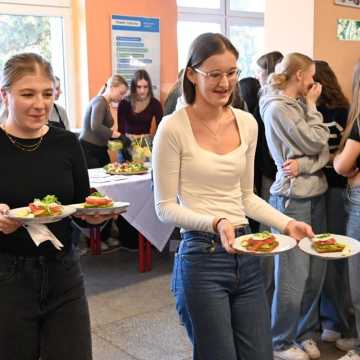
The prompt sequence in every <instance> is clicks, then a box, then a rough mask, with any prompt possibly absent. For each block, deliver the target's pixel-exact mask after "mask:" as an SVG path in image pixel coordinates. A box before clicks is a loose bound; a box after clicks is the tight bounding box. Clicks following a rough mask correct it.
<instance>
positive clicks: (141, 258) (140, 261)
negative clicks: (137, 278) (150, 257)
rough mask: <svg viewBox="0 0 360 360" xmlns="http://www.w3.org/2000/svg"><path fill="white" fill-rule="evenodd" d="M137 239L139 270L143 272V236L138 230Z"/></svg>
mask: <svg viewBox="0 0 360 360" xmlns="http://www.w3.org/2000/svg"><path fill="white" fill-rule="evenodd" d="M138 240H139V258H138V262H139V271H140V272H145V271H146V269H145V238H144V235H143V234H141V233H140V232H139V236H138Z"/></svg>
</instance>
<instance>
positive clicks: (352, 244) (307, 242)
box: [299, 234, 360, 260]
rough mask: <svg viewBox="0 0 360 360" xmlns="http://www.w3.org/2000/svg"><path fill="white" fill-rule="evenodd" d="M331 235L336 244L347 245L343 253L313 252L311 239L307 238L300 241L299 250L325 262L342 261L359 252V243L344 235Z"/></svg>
mask: <svg viewBox="0 0 360 360" xmlns="http://www.w3.org/2000/svg"><path fill="white" fill-rule="evenodd" d="M331 235H332V236H333V237H334V239H335V240H336V241H337V242H339V243H341V244H345V245H347V246H346V248H345V249H344V250H343V251H341V252H333V253H318V252H316V251H315V249H313V247H312V241H311V239H309V238H307V237H306V238H304V239H302V240H300V242H299V248H300V249H301V250H302V251H304V252H305V253H307V254H309V255H313V256H317V257H320V258H322V259H327V260H337V259H344V258H347V257H350V256H353V255H356V254H357V253H359V252H360V241H358V240H356V239H353V238H351V237H348V236H344V235H335V234H331Z"/></svg>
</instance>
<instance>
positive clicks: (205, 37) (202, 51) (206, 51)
mask: <svg viewBox="0 0 360 360" xmlns="http://www.w3.org/2000/svg"><path fill="white" fill-rule="evenodd" d="M226 50H228V51H230V52H231V53H232V54H233V55H234V56H235V58H236V60H237V59H238V58H239V53H238V51H237V50H236V48H235V46H234V45H233V44H232V43H231V41H230V40H229V39H228V38H227V37H225V36H224V35H222V34H217V33H204V34H201V35H199V36H198V37H197V38H196V39H195V40H194V41H193V42H192V43H191V46H190V50H189V54H188V61H187V63H186V66H185V71H184V75H183V81H182V84H183V95H184V97H185V100H186V102H187V104H193V103H194V101H195V95H196V92H195V85H194V84H193V83H192V82H191V81H190V80H189V79H188V78H187V75H186V69H187V68H191V69H194V68H196V67H198V66H200V65H201V64H202V63H203V62H204V61H205V60H206V59H208V58H209V57H210V56H213V55H217V54H222V53H224V52H225V51H226ZM232 100H233V94H231V96H230V98H229V101H228V103H227V105H230V104H231V103H232Z"/></svg>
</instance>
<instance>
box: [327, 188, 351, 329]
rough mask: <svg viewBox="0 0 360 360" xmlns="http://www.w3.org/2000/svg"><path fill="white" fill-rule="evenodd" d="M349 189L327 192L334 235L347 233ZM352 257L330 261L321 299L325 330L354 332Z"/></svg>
mask: <svg viewBox="0 0 360 360" xmlns="http://www.w3.org/2000/svg"><path fill="white" fill-rule="evenodd" d="M344 195H345V189H343V188H336V187H330V188H329V189H328V191H327V192H326V194H325V196H326V210H327V216H326V217H327V230H326V231H328V232H330V233H332V234H342V235H345V231H346V221H347V215H346V211H345V196H344ZM350 307H351V299H350V286H349V276H348V260H347V259H343V260H338V261H329V262H328V264H327V271H326V277H325V282H324V287H323V291H322V293H321V300H320V317H321V325H322V328H323V329H330V330H334V331H338V332H341V333H342V334H348V335H349V336H350V335H351V332H352V323H353V321H352V316H351V315H350V313H349V311H348V309H349V308H350Z"/></svg>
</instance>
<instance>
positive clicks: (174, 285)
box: [171, 252, 194, 344]
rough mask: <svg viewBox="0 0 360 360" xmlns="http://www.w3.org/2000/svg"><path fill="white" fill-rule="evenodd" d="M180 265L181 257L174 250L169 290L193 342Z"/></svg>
mask: <svg viewBox="0 0 360 360" xmlns="http://www.w3.org/2000/svg"><path fill="white" fill-rule="evenodd" d="M180 265H181V259H180V256H179V254H178V253H177V252H176V254H175V259H174V268H173V274H172V282H171V292H172V293H173V294H174V296H175V303H176V311H177V313H178V314H179V318H180V322H181V324H182V325H183V326H184V327H185V329H186V332H187V335H188V337H189V339H190V341H191V343H192V344H194V339H193V328H192V322H191V318H190V314H189V311H188V309H187V306H186V302H185V295H184V286H183V283H182V277H181V266H180Z"/></svg>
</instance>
